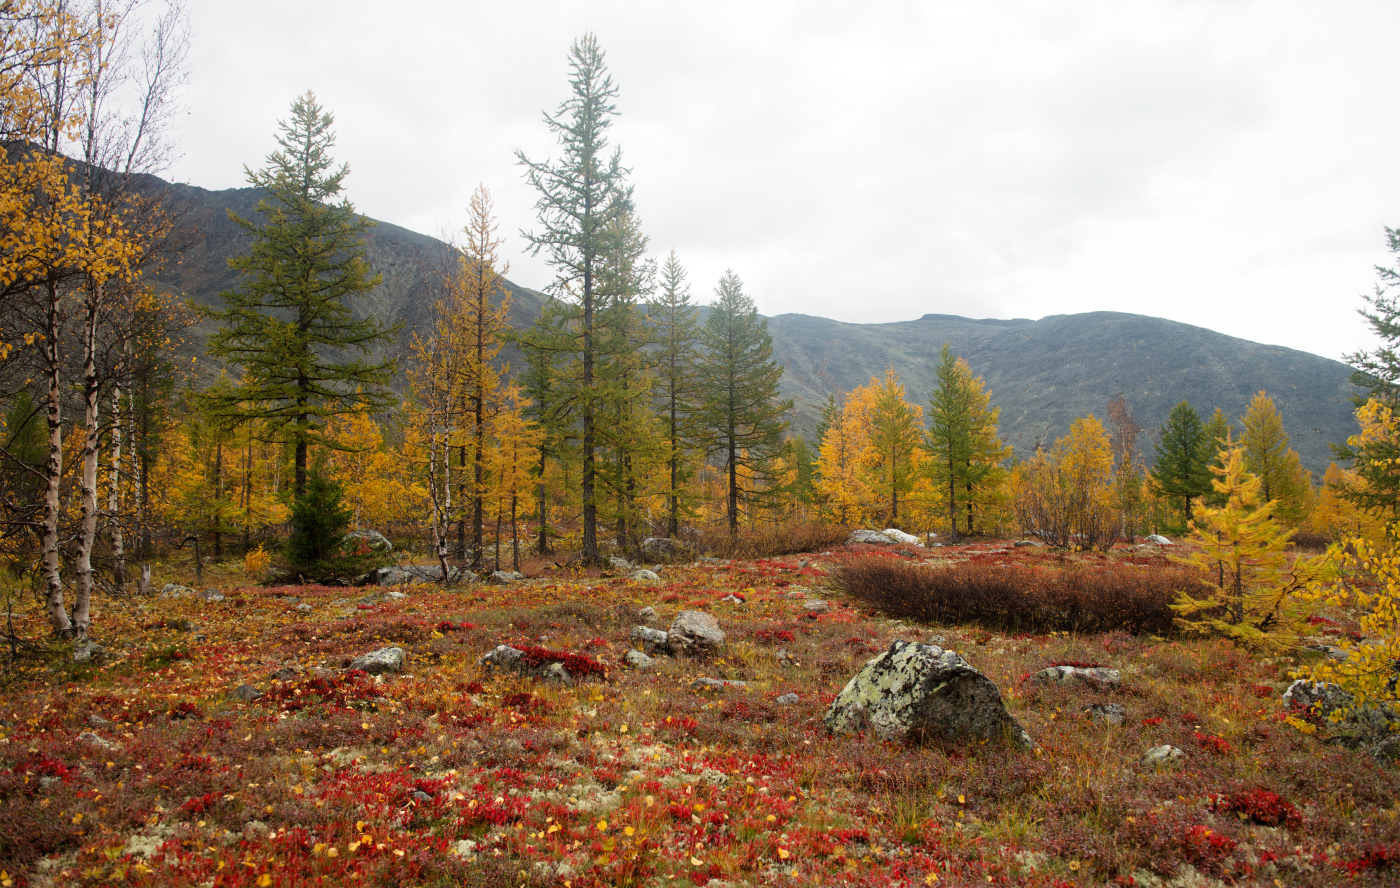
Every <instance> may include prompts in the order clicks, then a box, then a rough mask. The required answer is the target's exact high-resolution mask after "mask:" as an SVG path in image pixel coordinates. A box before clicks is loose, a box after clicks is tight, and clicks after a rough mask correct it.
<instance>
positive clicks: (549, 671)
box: [541, 663, 574, 688]
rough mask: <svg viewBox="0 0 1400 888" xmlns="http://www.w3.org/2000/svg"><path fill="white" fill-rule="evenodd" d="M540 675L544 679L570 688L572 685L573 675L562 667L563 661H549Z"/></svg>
mask: <svg viewBox="0 0 1400 888" xmlns="http://www.w3.org/2000/svg"><path fill="white" fill-rule="evenodd" d="M541 677H542V678H544V680H545V681H550V682H553V683H555V684H561V685H564V686H565V687H570V688H571V687H573V686H574V677H573V676H572V675H570V674H569V670H567V669H565V668H564V664H563V663H550V664H549V665H548V666H546V667H544V671H543V672H542V673H541Z"/></svg>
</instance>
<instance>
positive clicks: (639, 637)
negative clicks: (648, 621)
mask: <svg viewBox="0 0 1400 888" xmlns="http://www.w3.org/2000/svg"><path fill="white" fill-rule="evenodd" d="M632 640H633V641H634V642H636V643H637V644H640V645H641V646H642V650H643V651H645V652H646V653H648V654H655V653H657V652H668V653H669V651H670V645H669V643H668V642H669V641H670V638H669V637H668V636H667V634H666V633H665V632H662V631H661V630H660V629H652V628H650V627H649V626H634V627H633V628H632Z"/></svg>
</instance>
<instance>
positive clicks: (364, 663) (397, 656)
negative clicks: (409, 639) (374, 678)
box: [350, 647, 405, 675]
mask: <svg viewBox="0 0 1400 888" xmlns="http://www.w3.org/2000/svg"><path fill="white" fill-rule="evenodd" d="M404 656H405V655H404V650H403V648H401V647H386V648H380V649H379V650H377V651H370V652H369V653H368V654H362V655H360V656H358V657H356V658H355V659H353V660H351V661H350V668H351V669H361V670H364V671H365V672H368V673H369V674H370V675H382V674H384V673H385V672H398V671H399V670H400V669H402V668H403V661H404Z"/></svg>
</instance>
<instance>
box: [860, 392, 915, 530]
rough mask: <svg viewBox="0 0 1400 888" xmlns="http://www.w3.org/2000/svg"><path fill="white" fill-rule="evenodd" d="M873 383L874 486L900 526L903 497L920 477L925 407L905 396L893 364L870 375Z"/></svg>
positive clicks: (893, 523)
mask: <svg viewBox="0 0 1400 888" xmlns="http://www.w3.org/2000/svg"><path fill="white" fill-rule="evenodd" d="M870 385H871V388H873V389H874V392H875V398H874V400H873V401H872V403H871V405H870V415H869V427H870V459H871V465H870V468H871V469H872V470H873V472H874V476H875V477H874V482H875V483H874V485H873V486H874V487H875V489H877V490H878V491H879V496H880V500H881V502H882V503H883V504H884V506H883V511H884V513H885V514H884V518H885V519H886V520H887V521H888V522H889V526H891V527H898V526H899V505H900V502H901V497H904V498H906V499H907V497H908V496H909V494H910V492H912V491H913V490H914V487H915V485H916V484H917V483H918V481H919V469H920V464H921V463H922V461H923V460H922V456H923V454H922V453H921V452H920V448H919V445H920V444H921V443H922V442H923V437H924V423H923V410H922V409H920V408H919V406H918V405H917V404H910V403H909V402H908V401H906V400H905V399H904V383H902V382H900V381H899V377H898V375H896V374H895V372H894V368H893V367H889V368H886V370H885V375H884V376H883V377H882V378H876V379H871V380H870Z"/></svg>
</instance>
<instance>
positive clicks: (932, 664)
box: [823, 641, 1034, 748]
mask: <svg viewBox="0 0 1400 888" xmlns="http://www.w3.org/2000/svg"><path fill="white" fill-rule="evenodd" d="M823 721H824V722H825V724H826V727H827V729H828V730H829V731H831V732H832V733H834V734H849V733H857V732H860V731H865V730H869V731H871V732H872V733H873V734H874V735H875V736H876V737H879V738H880V739H882V740H901V741H906V742H913V743H924V742H929V741H935V740H943V741H950V742H959V741H976V740H1005V741H1008V742H1010V743H1012V744H1014V745H1016V746H1020V747H1023V748H1029V747H1031V746H1033V745H1034V743H1033V742H1032V741H1031V738H1030V735H1029V734H1027V733H1026V732H1025V729H1023V728H1022V727H1021V725H1020V724H1019V723H1017V721H1016V719H1014V718H1012V717H1011V714H1010V713H1009V712H1007V711H1006V706H1005V704H1003V702H1002V699H1001V691H1000V690H998V689H997V686H996V685H995V684H994V683H993V682H992V681H991V679H989V678H987V677H986V676H985V675H983V674H982V673H980V672H978V671H977V670H976V669H974V668H973V667H972V665H971V664H970V663H968V662H967V661H966V660H964V659H963V658H962V657H960V656H959V655H958V654H957V653H956V652H954V651H945V650H944V649H942V648H940V647H937V646H935V645H931V644H918V643H916V642H908V641H896V642H894V643H893V644H891V645H890V648H889V650H887V651H886V652H885V653H883V654H881V655H880V656H878V657H876V658H875V659H873V660H871V661H870V662H868V663H866V664H865V667H864V668H863V669H861V671H860V672H859V673H857V674H856V676H855V677H854V678H852V679H851V680H850V681H849V682H848V683H847V684H846V687H845V688H843V689H842V691H841V693H840V694H838V695H837V697H836V700H835V701H834V702H832V704H831V707H830V708H829V709H827V711H826V715H825V716H824V717H823Z"/></svg>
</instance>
